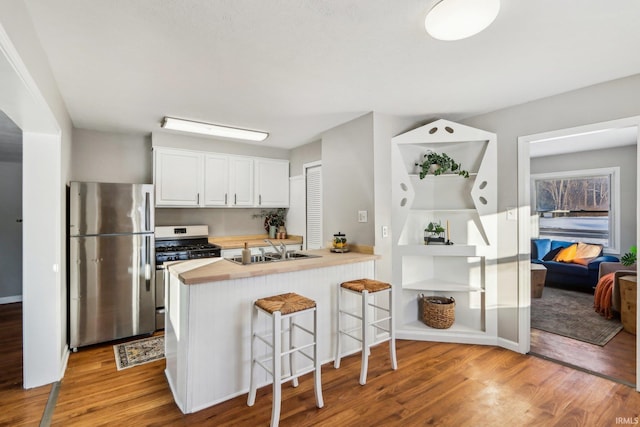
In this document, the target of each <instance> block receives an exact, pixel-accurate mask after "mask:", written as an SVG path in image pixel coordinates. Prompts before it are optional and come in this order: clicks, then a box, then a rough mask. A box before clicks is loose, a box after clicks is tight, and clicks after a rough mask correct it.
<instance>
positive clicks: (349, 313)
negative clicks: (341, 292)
mask: <svg viewBox="0 0 640 427" xmlns="http://www.w3.org/2000/svg"><path fill="white" fill-rule="evenodd" d="M339 313H341V314H346V315H347V316H351V317H353V318H354V319H358V320H362V316H359V315H357V314H355V313H351V312H350V311H344V310H340V311H339Z"/></svg>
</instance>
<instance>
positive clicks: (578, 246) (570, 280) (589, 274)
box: [531, 239, 620, 293]
mask: <svg viewBox="0 0 640 427" xmlns="http://www.w3.org/2000/svg"><path fill="white" fill-rule="evenodd" d="M583 255H586V256H583ZM619 261H620V260H619V259H618V258H617V257H615V256H612V255H603V254H602V246H600V245H590V244H586V243H581V242H578V243H576V242H569V241H565V240H551V239H531V262H532V263H534V264H541V265H544V266H545V268H546V269H547V275H546V279H545V286H555V287H561V288H567V289H574V290H578V291H583V292H589V293H593V290H594V288H595V286H596V284H597V283H598V278H599V270H600V263H602V262H619Z"/></svg>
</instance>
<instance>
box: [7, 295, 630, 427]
mask: <svg viewBox="0 0 640 427" xmlns="http://www.w3.org/2000/svg"><path fill="white" fill-rule="evenodd" d="M2 311H4V309H3V308H2V307H0V312H2ZM3 320H4V318H3ZM5 321H6V320H5ZM5 325H6V323H3V328H2V330H3V331H6V330H7V329H15V328H6V327H5ZM13 340H14V341H19V338H18V337H17V336H14V338H13ZM5 341H11V338H4V337H3V343H4V344H6V342H5ZM14 345H15V344H14ZM5 348H6V345H5ZM397 352H398V365H399V369H398V370H397V371H392V370H390V365H389V356H388V347H387V346H386V345H384V344H382V345H380V346H378V347H376V348H374V349H373V350H372V354H371V359H370V363H369V376H368V381H367V385H365V386H360V385H359V384H358V375H359V368H360V364H359V362H360V358H359V356H351V357H347V358H345V359H343V362H342V366H341V368H340V369H337V370H336V369H334V368H333V366H332V365H331V364H325V365H324V366H323V369H322V374H323V377H322V386H323V393H324V401H325V407H324V408H322V409H317V408H316V407H315V399H314V397H313V381H312V376H311V374H309V375H307V376H305V377H303V378H301V381H300V386H299V387H298V388H296V389H294V388H292V387H290V386H288V385H285V386H284V387H283V397H282V415H281V422H280V424H281V425H282V426H325V425H326V426H363V425H366V426H394V425H397V426H416V425H442V426H462V425H470V426H471V425H473V426H475V425H545V426H546V425H557V426H570V425H575V426H582V425H594V426H595V425H616V423H617V422H616V418H617V417H625V418H628V417H631V418H633V417H638V416H640V393H637V392H635V390H633V389H632V388H630V387H627V386H625V385H622V384H618V383H615V382H612V381H609V380H606V379H603V378H600V377H596V376H593V375H589V374H587V373H585V372H581V371H578V370H575V369H571V368H568V367H566V366H563V365H560V364H557V363H552V362H549V361H547V360H544V359H541V358H538V357H533V356H528V355H522V354H518V353H515V352H512V351H509V350H505V349H502V348H498V347H489V346H477V345H460V344H449V343H435V342H414V341H398V349H397ZM16 370H17V369H15V368H13V371H14V376H15V371H16ZM163 370H164V360H161V361H157V362H152V363H149V364H146V365H143V366H138V367H134V368H130V369H126V370H123V371H117V370H116V366H115V361H114V356H113V349H112V346H111V345H110V344H109V345H100V346H95V347H92V348H89V349H83V350H80V351H79V352H78V353H74V354H72V355H71V356H70V359H69V364H68V368H67V372H66V373H65V377H64V378H63V380H62V382H61V384H60V393H59V396H58V401H57V405H56V407H55V411H54V413H53V417H52V423H51V424H52V425H54V426H62V425H64V426H86V425H91V426H97V425H123V426H130V425H135V426H187V425H211V426H231V425H233V426H256V425H268V424H269V420H270V415H271V389H270V387H265V388H262V389H260V390H259V391H258V396H257V399H256V404H255V406H253V407H247V406H246V395H242V396H238V397H237V398H235V399H232V400H229V401H227V402H224V403H222V404H219V405H216V406H214V407H212V408H207V409H204V410H202V411H200V412H197V413H195V414H189V415H184V414H182V413H181V412H180V411H179V410H178V408H177V407H176V405H175V404H174V402H173V398H172V395H171V392H170V391H169V387H168V385H167V382H166V378H165V376H164V373H163ZM0 375H1V376H2V384H5V383H6V382H7V381H9V382H11V381H15V378H14V379H13V380H10V379H7V378H5V376H6V371H5V370H3V371H2V373H0ZM18 387H19V385H18ZM48 388H49V387H48V386H47V387H42V391H40V392H39V394H46V393H48ZM15 391H16V390H15V387H13V388H12V387H9V389H5V388H3V390H2V395H1V396H0V405H1V406H2V408H3V410H2V411H0V425H11V426H14V425H37V424H38V420H39V417H40V416H41V415H42V410H43V408H44V406H45V403H46V396H45V398H44V400H43V399H41V398H40V397H38V394H34V395H32V396H25V397H24V398H23V399H22V402H20V401H19V400H16V398H15V397H12V394H14V392H15ZM15 403H17V405H18V406H16V405H15Z"/></svg>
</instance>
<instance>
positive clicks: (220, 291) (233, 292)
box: [165, 249, 378, 413]
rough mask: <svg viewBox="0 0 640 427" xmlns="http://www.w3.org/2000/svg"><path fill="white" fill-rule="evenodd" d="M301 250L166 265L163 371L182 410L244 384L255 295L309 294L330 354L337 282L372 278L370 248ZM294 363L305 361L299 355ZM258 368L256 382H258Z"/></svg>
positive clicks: (353, 346)
mask: <svg viewBox="0 0 640 427" xmlns="http://www.w3.org/2000/svg"><path fill="white" fill-rule="evenodd" d="M305 253H307V254H310V255H313V256H314V257H312V258H306V259H296V260H287V261H277V262H271V263H255V264H251V265H240V264H236V263H233V262H231V261H229V260H225V259H217V260H212V259H209V260H195V261H197V262H196V263H191V261H186V262H184V263H178V264H174V265H172V266H170V267H169V271H170V274H168V275H167V276H168V279H167V280H168V282H167V284H166V286H167V287H168V292H167V300H166V304H167V314H168V315H167V319H166V325H165V340H166V344H165V348H166V364H167V365H166V371H165V373H166V376H167V379H168V381H169V385H170V387H171V391H172V393H173V396H174V399H175V401H176V404H177V405H178V407H179V408H180V410H181V411H182V412H183V413H191V412H196V411H199V410H201V409H204V408H206V407H209V406H212V405H215V404H217V403H220V402H223V401H225V400H228V399H231V398H233V397H235V396H238V395H241V394H244V393H247V392H248V389H249V369H250V343H251V340H250V335H251V327H250V320H251V305H252V304H253V302H254V301H255V300H256V299H258V298H262V297H265V296H270V295H277V294H281V293H286V292H295V293H298V294H301V295H304V296H306V297H308V298H311V299H314V300H315V301H316V303H317V306H318V319H319V325H318V334H319V336H318V345H319V349H320V360H321V362H322V363H327V362H329V361H331V360H333V357H334V350H335V327H336V319H335V316H336V303H335V301H336V299H337V286H338V284H339V283H341V282H344V281H347V280H354V279H359V278H363V277H368V278H374V274H375V265H374V264H375V260H376V259H377V258H378V256H376V255H369V254H362V253H357V252H349V253H332V252H330V251H329V250H328V249H325V250H314V251H308V252H305ZM189 263H191V264H189ZM357 302H358V301H356V300H354V306H355V304H357ZM262 320H264V322H262V323H261V327H264V328H265V329H266V327H267V323H266V319H261V321H262ZM302 324H303V325H305V324H304V322H302ZM307 326H309V327H310V326H311V325H310V324H309V325H307ZM349 341H353V340H349ZM343 344H344V345H346V348H345V350H346V351H347V352H350V351H357V349H358V347H357V343H355V342H348V341H345V342H344V343H343ZM263 350H264V349H263ZM298 363H299V364H300V367H303V366H304V365H305V361H304V360H302V358H301V360H300V361H299V362H298ZM263 374H264V377H261V380H260V381H259V383H260V384H261V385H266V384H267V375H266V373H263Z"/></svg>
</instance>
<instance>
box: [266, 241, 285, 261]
mask: <svg viewBox="0 0 640 427" xmlns="http://www.w3.org/2000/svg"><path fill="white" fill-rule="evenodd" d="M264 241H265V242H267V243H268V244H270V245H271V246H273V249H275V251H276V253H277V254H278V255H280V259H284V258H285V256H286V255H287V245H285V244H284V243H283V242H280V248H278V247H277V246H276V245H275V244H274V243H273V242H272V241H271V240H269V239H264Z"/></svg>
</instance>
